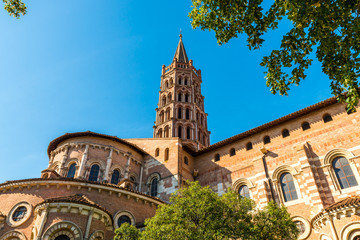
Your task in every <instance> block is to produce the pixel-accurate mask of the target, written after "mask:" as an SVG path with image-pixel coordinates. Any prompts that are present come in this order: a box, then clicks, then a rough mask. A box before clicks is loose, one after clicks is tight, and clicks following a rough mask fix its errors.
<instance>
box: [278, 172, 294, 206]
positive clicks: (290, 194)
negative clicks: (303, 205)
mask: <svg viewBox="0 0 360 240" xmlns="http://www.w3.org/2000/svg"><path fill="white" fill-rule="evenodd" d="M280 185H281V190H282V193H283V196H284V201H285V202H288V201H292V200H296V199H298V196H297V193H296V189H295V184H294V180H293V178H292V176H291V174H290V173H283V174H282V175H281V176H280Z"/></svg>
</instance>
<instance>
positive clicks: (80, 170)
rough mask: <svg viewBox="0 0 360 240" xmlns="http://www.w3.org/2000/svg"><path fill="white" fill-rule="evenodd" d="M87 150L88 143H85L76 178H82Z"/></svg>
mask: <svg viewBox="0 0 360 240" xmlns="http://www.w3.org/2000/svg"><path fill="white" fill-rule="evenodd" d="M88 152H89V145H86V146H85V151H84V154H83V156H82V158H81V163H80V169H79V172H78V175H77V177H78V178H83V174H84V167H85V163H86V160H87V155H88Z"/></svg>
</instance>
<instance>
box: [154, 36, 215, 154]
mask: <svg viewBox="0 0 360 240" xmlns="http://www.w3.org/2000/svg"><path fill="white" fill-rule="evenodd" d="M179 37H180V40H179V44H178V46H177V49H176V52H175V56H174V61H173V62H172V63H171V64H170V65H169V66H167V67H166V66H165V65H163V67H162V75H161V84H160V91H159V103H158V107H157V108H156V109H155V110H156V121H155V126H154V138H171V137H178V138H180V139H181V142H182V144H183V145H184V146H185V145H186V146H188V147H190V148H192V149H193V150H200V149H202V148H204V147H208V146H209V145H210V131H208V129H207V114H206V113H205V109H204V96H203V95H202V94H201V83H202V78H201V71H200V69H199V70H197V69H196V68H195V67H194V66H193V63H192V60H190V61H189V59H188V57H187V55H186V52H185V48H184V44H183V42H182V35H181V32H180V36H179Z"/></svg>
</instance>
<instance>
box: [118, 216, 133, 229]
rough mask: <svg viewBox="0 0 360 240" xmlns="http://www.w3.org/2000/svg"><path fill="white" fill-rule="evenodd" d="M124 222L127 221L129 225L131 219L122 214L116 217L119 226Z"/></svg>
mask: <svg viewBox="0 0 360 240" xmlns="http://www.w3.org/2000/svg"><path fill="white" fill-rule="evenodd" d="M124 223H128V224H129V225H131V219H130V218H129V217H128V216H126V215H122V216H121V217H119V218H118V226H119V227H120V226H121V225H122V224H124Z"/></svg>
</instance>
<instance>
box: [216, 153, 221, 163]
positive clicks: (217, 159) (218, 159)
mask: <svg viewBox="0 0 360 240" xmlns="http://www.w3.org/2000/svg"><path fill="white" fill-rule="evenodd" d="M218 161H220V154H218V153H217V154H215V162H218Z"/></svg>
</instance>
